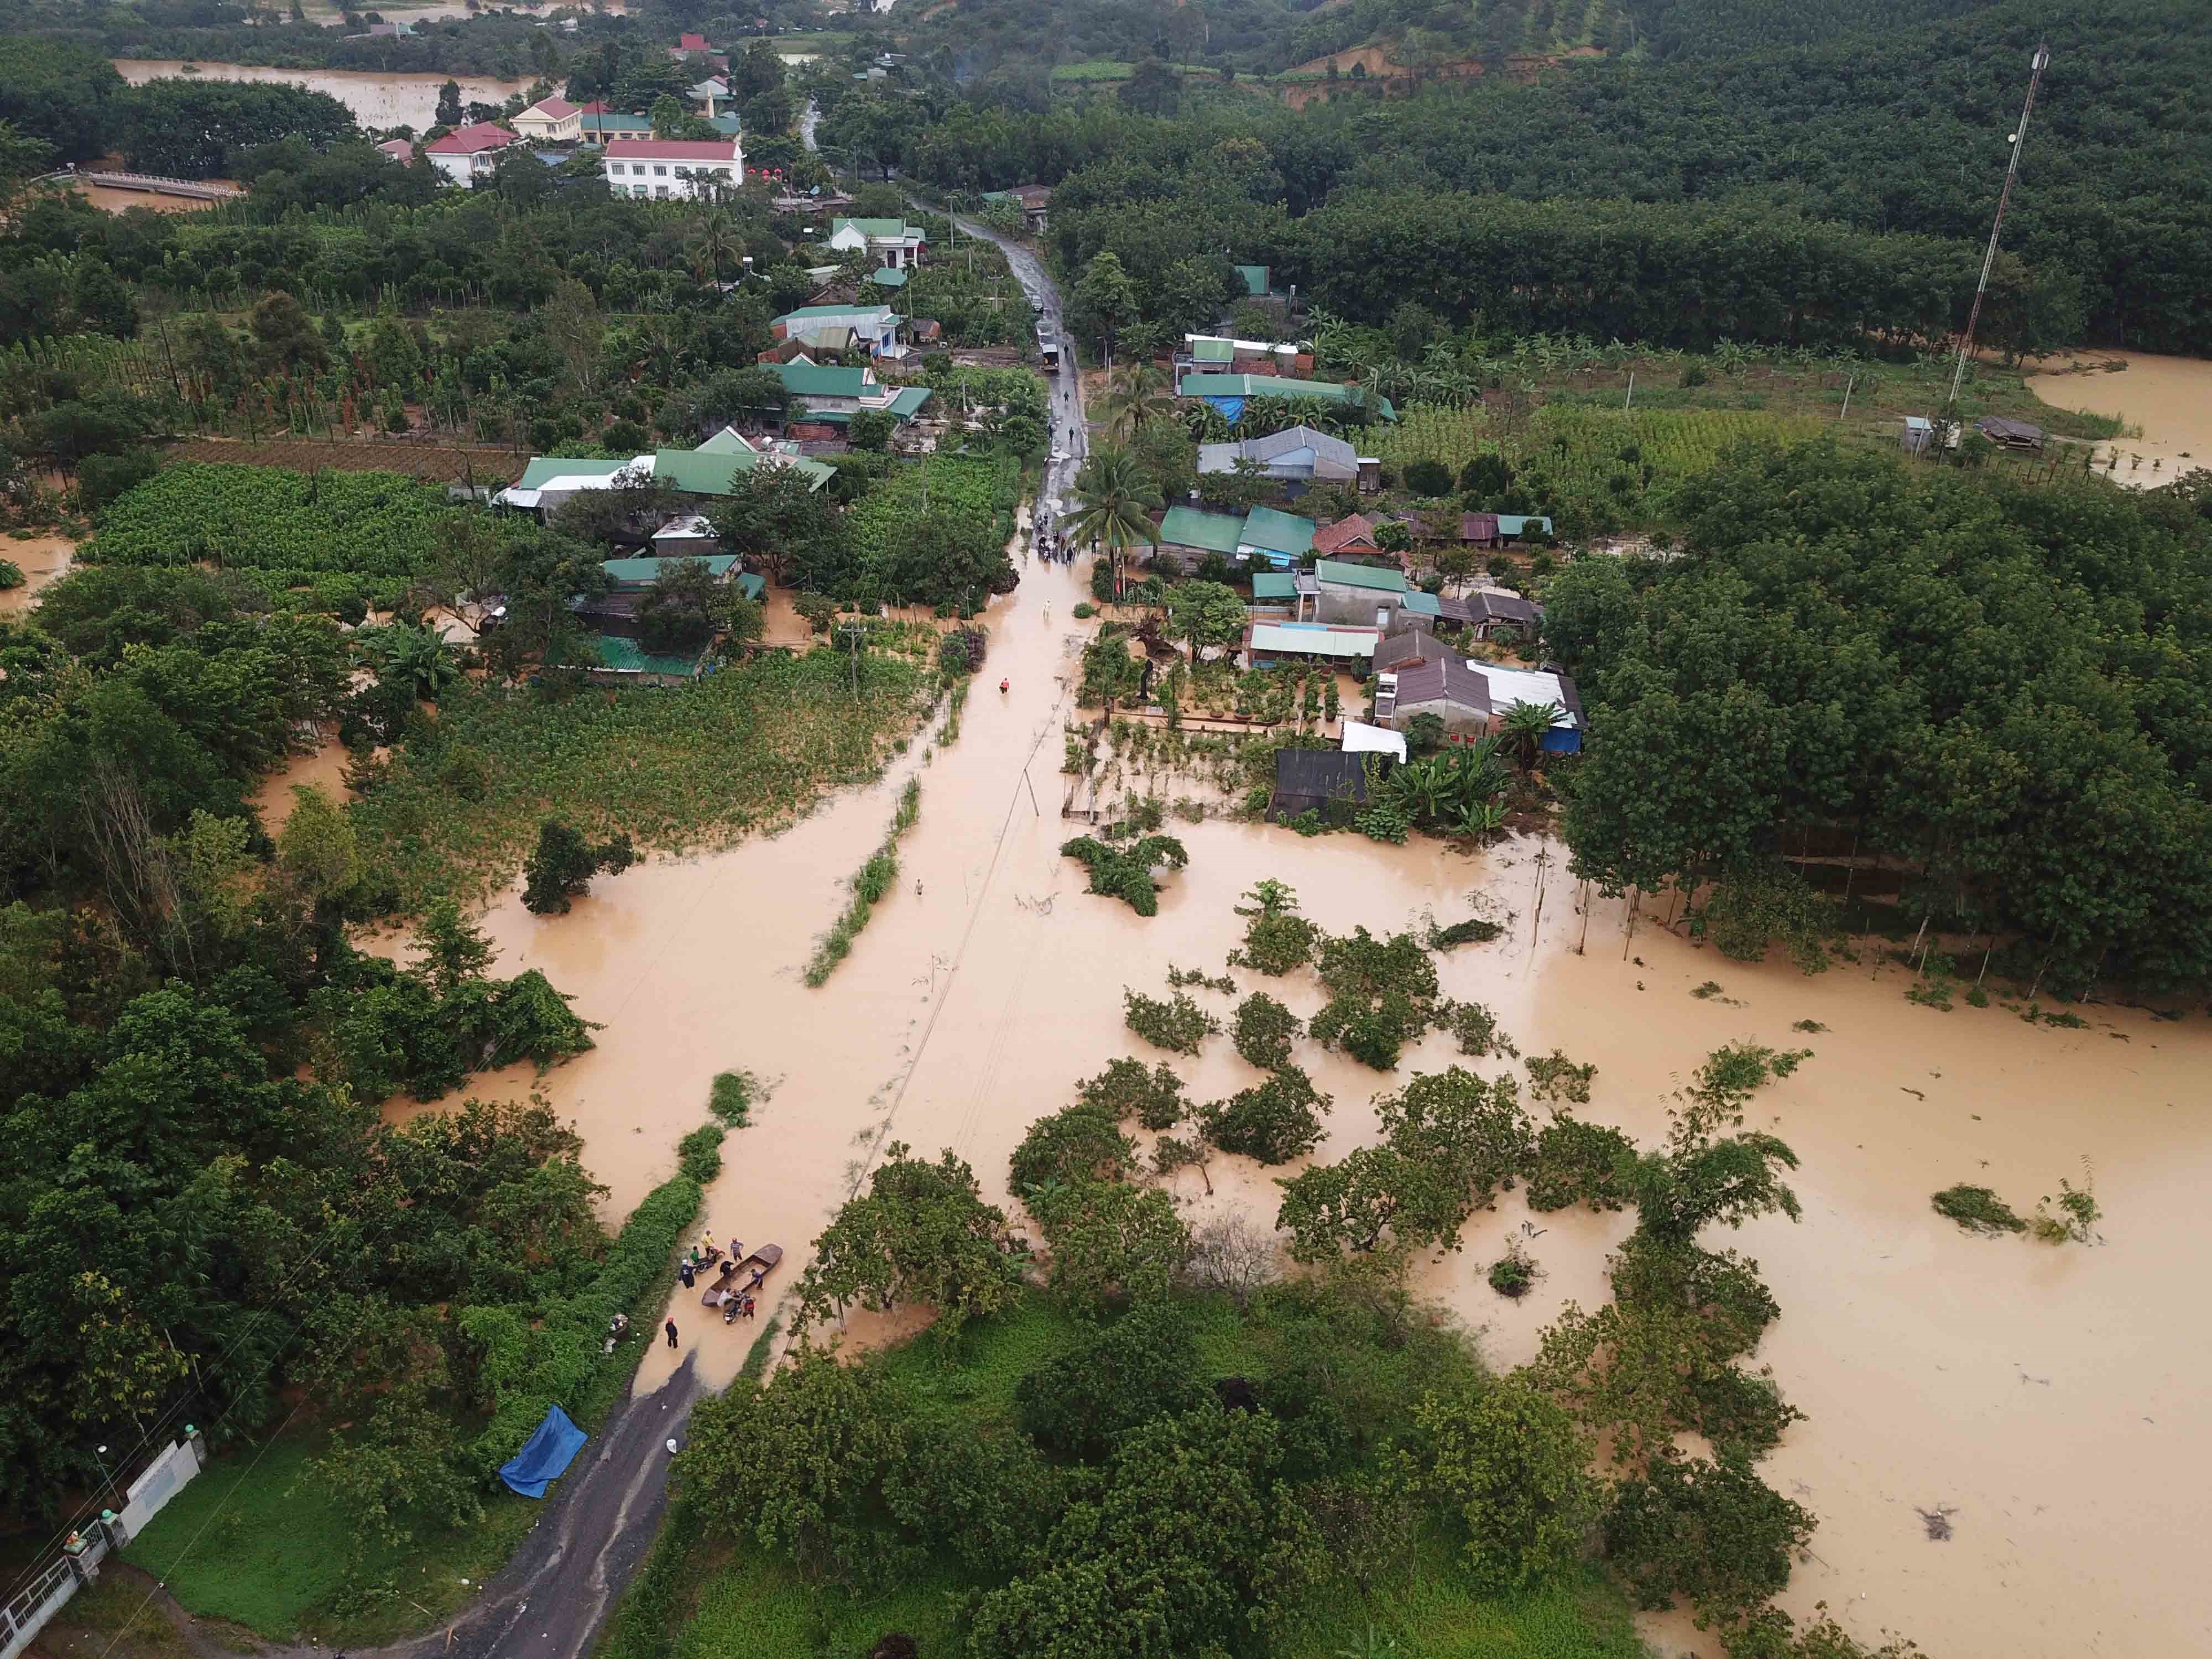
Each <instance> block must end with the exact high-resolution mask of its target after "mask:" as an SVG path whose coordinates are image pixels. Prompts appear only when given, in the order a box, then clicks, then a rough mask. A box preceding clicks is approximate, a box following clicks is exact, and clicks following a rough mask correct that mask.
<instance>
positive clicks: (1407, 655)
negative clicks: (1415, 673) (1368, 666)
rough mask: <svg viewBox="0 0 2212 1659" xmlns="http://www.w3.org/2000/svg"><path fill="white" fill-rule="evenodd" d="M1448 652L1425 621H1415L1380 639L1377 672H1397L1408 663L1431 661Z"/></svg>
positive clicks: (1376, 659)
mask: <svg viewBox="0 0 2212 1659" xmlns="http://www.w3.org/2000/svg"><path fill="white" fill-rule="evenodd" d="M1446 654H1448V653H1446V651H1445V649H1444V647H1443V646H1441V645H1438V644H1437V639H1436V635H1433V634H1431V633H1430V632H1429V631H1428V625H1427V624H1426V623H1413V625H1411V626H1409V627H1406V628H1403V629H1400V631H1398V632H1397V633H1395V634H1392V635H1389V636H1388V637H1387V638H1385V639H1383V640H1382V641H1379V642H1378V643H1377V644H1376V647H1375V671H1376V673H1378V674H1389V673H1395V671H1398V670H1399V669H1401V668H1403V667H1405V666H1406V665H1407V664H1408V663H1416V662H1430V661H1433V660H1435V659H1438V658H1441V657H1443V656H1445V655H1446Z"/></svg>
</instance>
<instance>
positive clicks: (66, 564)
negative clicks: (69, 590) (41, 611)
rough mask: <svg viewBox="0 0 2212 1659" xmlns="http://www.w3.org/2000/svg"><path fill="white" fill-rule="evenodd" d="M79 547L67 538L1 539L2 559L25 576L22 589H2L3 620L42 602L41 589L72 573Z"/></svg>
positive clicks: (0, 596) (0, 590) (0, 612)
mask: <svg viewBox="0 0 2212 1659" xmlns="http://www.w3.org/2000/svg"><path fill="white" fill-rule="evenodd" d="M75 558H76V543H75V542H74V541H71V540H70V538H68V537H67V536H50V535H40V536H33V537H32V538H30V539H29V540H28V541H21V542H19V541H14V540H5V539H0V559H5V560H7V561H8V562H9V563H10V564H12V565H14V566H15V568H17V569H18V570H21V572H22V573H23V583H22V586H20V587H0V617H13V616H18V615H21V613H22V612H24V611H28V610H30V609H31V608H32V607H33V605H37V604H38V602H39V592H40V589H42V588H45V587H49V586H52V584H54V583H55V582H58V581H59V580H61V579H62V578H63V577H64V576H65V575H67V574H69V568H70V562H71V561H73V560H74V559H75Z"/></svg>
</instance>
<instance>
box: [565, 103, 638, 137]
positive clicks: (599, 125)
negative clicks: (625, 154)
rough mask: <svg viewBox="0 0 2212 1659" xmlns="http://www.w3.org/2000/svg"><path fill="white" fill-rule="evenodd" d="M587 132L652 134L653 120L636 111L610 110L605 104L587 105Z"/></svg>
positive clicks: (585, 128) (584, 124)
mask: <svg viewBox="0 0 2212 1659" xmlns="http://www.w3.org/2000/svg"><path fill="white" fill-rule="evenodd" d="M582 122H583V127H584V131H586V132H651V131H653V118H652V117H651V116H649V115H641V114H639V113H638V112H635V111H625V110H618V109H609V108H608V107H607V106H605V104H586V105H585V106H584V108H583V113H582Z"/></svg>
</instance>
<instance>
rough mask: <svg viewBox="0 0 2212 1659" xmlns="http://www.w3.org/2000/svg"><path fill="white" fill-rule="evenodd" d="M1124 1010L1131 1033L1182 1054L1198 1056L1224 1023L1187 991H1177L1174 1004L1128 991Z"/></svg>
mask: <svg viewBox="0 0 2212 1659" xmlns="http://www.w3.org/2000/svg"><path fill="white" fill-rule="evenodd" d="M1121 1006H1122V1016H1121V1017H1122V1018H1123V1020H1124V1021H1125V1022H1126V1023H1127V1025H1128V1027H1129V1029H1130V1030H1133V1031H1134V1032H1135V1033H1136V1034H1137V1035H1138V1036H1140V1037H1142V1038H1144V1040H1145V1041H1146V1042H1149V1043H1151V1044H1152V1045H1153V1046H1154V1047H1155V1048H1166V1049H1170V1050H1171V1051H1172V1052H1174V1053H1176V1054H1196V1053H1197V1052H1198V1050H1199V1047H1200V1044H1201V1043H1203V1042H1205V1041H1206V1038H1207V1037H1209V1036H1212V1035H1213V1034H1214V1033H1215V1032H1216V1031H1218V1030H1220V1029H1221V1022H1220V1021H1219V1020H1218V1019H1216V1018H1214V1017H1213V1016H1212V1014H1209V1013H1208V1012H1206V1010H1205V1009H1203V1008H1201V1007H1200V1006H1198V1005H1197V1004H1196V1003H1195V1002H1193V1001H1192V1000H1190V994H1189V993H1188V992H1187V991H1177V992H1176V994H1175V996H1174V997H1173V999H1172V1000H1169V1001H1166V1002H1162V1001H1161V1000H1159V999H1158V997H1148V996H1146V995H1144V994H1142V993H1140V992H1137V991H1131V990H1127V989H1124V990H1123V991H1122V993H1121Z"/></svg>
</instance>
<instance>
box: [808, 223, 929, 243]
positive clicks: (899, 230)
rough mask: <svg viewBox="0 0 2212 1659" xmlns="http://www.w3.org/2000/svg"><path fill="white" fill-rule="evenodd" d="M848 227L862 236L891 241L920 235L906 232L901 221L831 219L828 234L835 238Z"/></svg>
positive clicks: (913, 231) (916, 232)
mask: <svg viewBox="0 0 2212 1659" xmlns="http://www.w3.org/2000/svg"><path fill="white" fill-rule="evenodd" d="M848 225H850V226H852V227H853V228H854V229H855V230H857V231H859V232H860V234H861V235H863V236H866V237H870V238H874V239H878V240H891V241H896V240H900V239H902V238H903V237H907V236H919V235H920V234H921V232H920V231H918V230H908V228H907V223H906V221H905V220H903V219H832V220H831V221H830V222H829V234H831V235H832V236H835V235H836V234H837V233H838V232H839V231H841V230H842V229H844V228H845V227H846V226H848Z"/></svg>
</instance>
